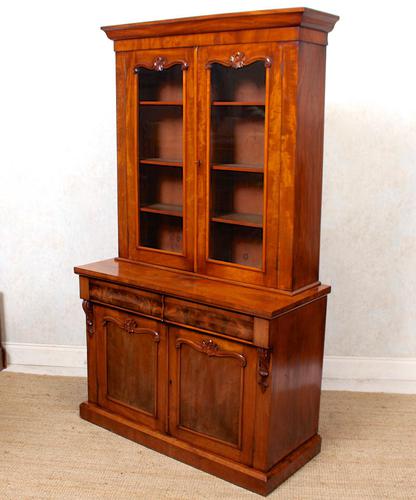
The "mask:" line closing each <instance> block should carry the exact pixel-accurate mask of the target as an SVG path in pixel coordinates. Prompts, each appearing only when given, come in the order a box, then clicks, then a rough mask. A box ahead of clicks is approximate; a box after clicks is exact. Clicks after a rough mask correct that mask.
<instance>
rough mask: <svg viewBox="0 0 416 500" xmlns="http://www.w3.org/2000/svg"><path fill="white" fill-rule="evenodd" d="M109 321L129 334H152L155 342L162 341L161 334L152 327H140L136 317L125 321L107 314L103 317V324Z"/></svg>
mask: <svg viewBox="0 0 416 500" xmlns="http://www.w3.org/2000/svg"><path fill="white" fill-rule="evenodd" d="M107 323H114V324H115V325H117V326H118V327H119V328H121V329H122V330H125V331H126V332H127V333H128V334H129V335H133V334H147V335H152V336H153V340H154V342H160V335H159V333H158V332H155V331H154V330H151V329H150V328H139V326H138V324H137V321H136V320H134V319H126V320H125V321H123V322H122V321H118V320H117V319H115V318H112V317H111V316H105V317H104V319H103V325H104V326H105V325H106V324H107Z"/></svg>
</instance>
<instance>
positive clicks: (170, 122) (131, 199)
mask: <svg viewBox="0 0 416 500" xmlns="http://www.w3.org/2000/svg"><path fill="white" fill-rule="evenodd" d="M192 58H193V53H192V51H190V50H186V49H185V50H182V51H180V50H167V51H158V52H156V51H145V52H140V53H139V52H136V53H134V55H133V57H132V58H131V62H130V71H132V74H133V77H132V79H133V85H131V90H130V93H131V95H130V99H129V102H128V104H127V105H128V107H129V108H130V112H131V113H130V115H129V114H127V116H128V121H129V123H128V125H127V130H128V132H129V131H130V134H131V136H130V140H131V142H130V148H129V152H128V172H129V174H128V177H127V182H128V184H129V185H128V189H129V195H128V201H127V203H128V204H129V208H128V218H129V254H130V258H132V259H134V260H141V261H147V262H151V263H154V264H160V265H166V266H169V267H177V268H181V269H190V270H191V269H193V213H194V210H193V207H192V200H193V196H192V192H193V190H194V186H193V176H194V174H193V172H192V168H191V165H192V164H194V161H192V160H190V158H191V157H192V154H193V140H192V137H193V130H192V127H193V120H192V115H193V102H192V97H193V96H192V85H193V78H192V75H193V69H192V67H193V64H192V63H193V60H192ZM129 153H130V155H129Z"/></svg>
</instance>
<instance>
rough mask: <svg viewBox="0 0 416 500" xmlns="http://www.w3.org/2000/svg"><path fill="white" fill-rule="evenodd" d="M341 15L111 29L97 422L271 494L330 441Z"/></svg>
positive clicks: (92, 406)
mask: <svg viewBox="0 0 416 500" xmlns="http://www.w3.org/2000/svg"><path fill="white" fill-rule="evenodd" d="M337 20H338V18H337V17H336V16H333V15H330V14H325V13H322V12H318V11H314V10H310V9H304V8H298V9H285V10H271V11H259V12H245V13H240V14H225V15H218V16H207V17H198V18H187V19H178V20H170V21H160V22H150V23H149V22H148V23H139V24H127V25H121V26H111V27H105V28H103V29H104V31H105V32H106V34H107V36H108V37H109V38H110V39H111V40H113V41H114V48H115V52H116V81H117V132H118V235H119V238H118V246H119V254H118V256H117V257H116V258H113V259H109V260H105V261H102V262H96V263H93V264H89V265H85V266H79V267H76V268H75V272H76V273H77V274H78V275H79V276H80V290H81V298H82V299H83V308H84V311H85V313H86V318H87V326H86V328H87V347H88V401H87V402H85V403H82V404H81V416H82V418H84V419H86V420H89V421H90V422H93V423H95V424H97V425H100V426H102V427H105V428H106V429H109V430H111V431H113V432H116V433H118V434H121V435H122V436H125V437H127V438H129V439H132V440H134V441H137V442H138V443H141V444H143V445H145V446H148V447H150V448H153V449H154V450H157V451H159V452H161V453H164V454H166V455H169V456H171V457H174V458H176V459H178V460H181V461H183V462H186V463H188V464H191V465H194V466H195V467H198V468H200V469H202V470H205V471H207V472H210V473H212V474H215V475H217V476H219V477H221V478H224V479H226V480H228V481H231V482H233V483H235V484H238V485H240V486H242V487H245V488H248V489H250V490H252V491H255V492H257V493H260V494H263V495H266V494H267V493H269V492H270V491H271V490H273V489H274V488H275V487H276V486H277V485H279V484H280V483H281V482H282V481H284V480H285V479H286V478H287V477H288V476H290V475H291V474H292V473H293V472H295V471H296V470H297V469H299V468H300V467H301V466H302V465H304V464H305V463H306V462H307V461H308V460H310V459H311V458H312V457H314V456H315V455H316V454H317V453H319V451H320V446H321V438H320V436H319V434H318V418H319V402H320V392H321V378H322V360H323V349H324V332H325V313H326V302H327V295H328V293H329V292H330V288H329V286H327V285H323V284H321V283H320V282H319V276H318V271H319V247H320V220H321V193H322V158H323V125H324V83H325V52H326V44H327V34H328V32H329V31H331V30H332V28H333V27H334V24H335V23H336V21H337ZM91 244H94V242H93V241H92V242H91Z"/></svg>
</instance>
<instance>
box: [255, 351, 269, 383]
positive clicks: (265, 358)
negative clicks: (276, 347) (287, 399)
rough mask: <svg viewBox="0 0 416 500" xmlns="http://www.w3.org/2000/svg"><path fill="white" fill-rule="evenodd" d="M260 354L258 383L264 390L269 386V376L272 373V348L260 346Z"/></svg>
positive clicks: (258, 352)
mask: <svg viewBox="0 0 416 500" xmlns="http://www.w3.org/2000/svg"><path fill="white" fill-rule="evenodd" d="M257 354H258V364H257V373H258V383H259V385H260V387H261V390H262V392H264V391H265V390H266V389H267V388H268V387H269V382H268V378H269V375H270V358H271V350H270V349H265V348H262V347H259V348H258V349H257Z"/></svg>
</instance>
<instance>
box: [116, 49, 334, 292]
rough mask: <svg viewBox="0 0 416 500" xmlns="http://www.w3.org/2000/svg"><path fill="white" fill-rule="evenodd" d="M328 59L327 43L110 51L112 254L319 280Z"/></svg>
mask: <svg viewBox="0 0 416 500" xmlns="http://www.w3.org/2000/svg"><path fill="white" fill-rule="evenodd" d="M182 43H184V44H185V41H184V42H182ZM161 45H163V44H161ZM133 48H134V47H133ZM324 65H325V43H313V44H312V43H303V42H302V43H301V42H285V43H281V42H278V41H277V42H276V41H273V42H259V43H247V42H242V43H233V44H226V43H225V44H215V45H206V46H203V47H198V48H197V47H186V46H185V47H183V48H181V47H178V46H176V47H173V46H172V47H167V48H165V47H164V46H161V47H159V48H152V49H149V50H132V48H131V46H130V50H126V51H124V50H118V51H117V89H118V90H117V96H118V144H119V148H118V153H119V257H120V258H122V259H128V260H131V261H140V262H146V263H150V264H153V265H160V266H167V267H172V268H176V269H182V270H187V271H193V272H197V273H200V274H205V275H209V276H212V277H216V278H220V279H228V280H233V281H242V282H245V283H248V284H253V285H257V286H264V287H270V288H279V289H281V290H286V291H289V292H293V291H297V290H300V289H304V288H305V287H308V286H313V285H316V284H317V282H318V266H319V229H320V205H321V175H322V141H323V110H324V108H323V105H324V103H323V97H324V90H323V89H324ZM306 152H307V154H306Z"/></svg>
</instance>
